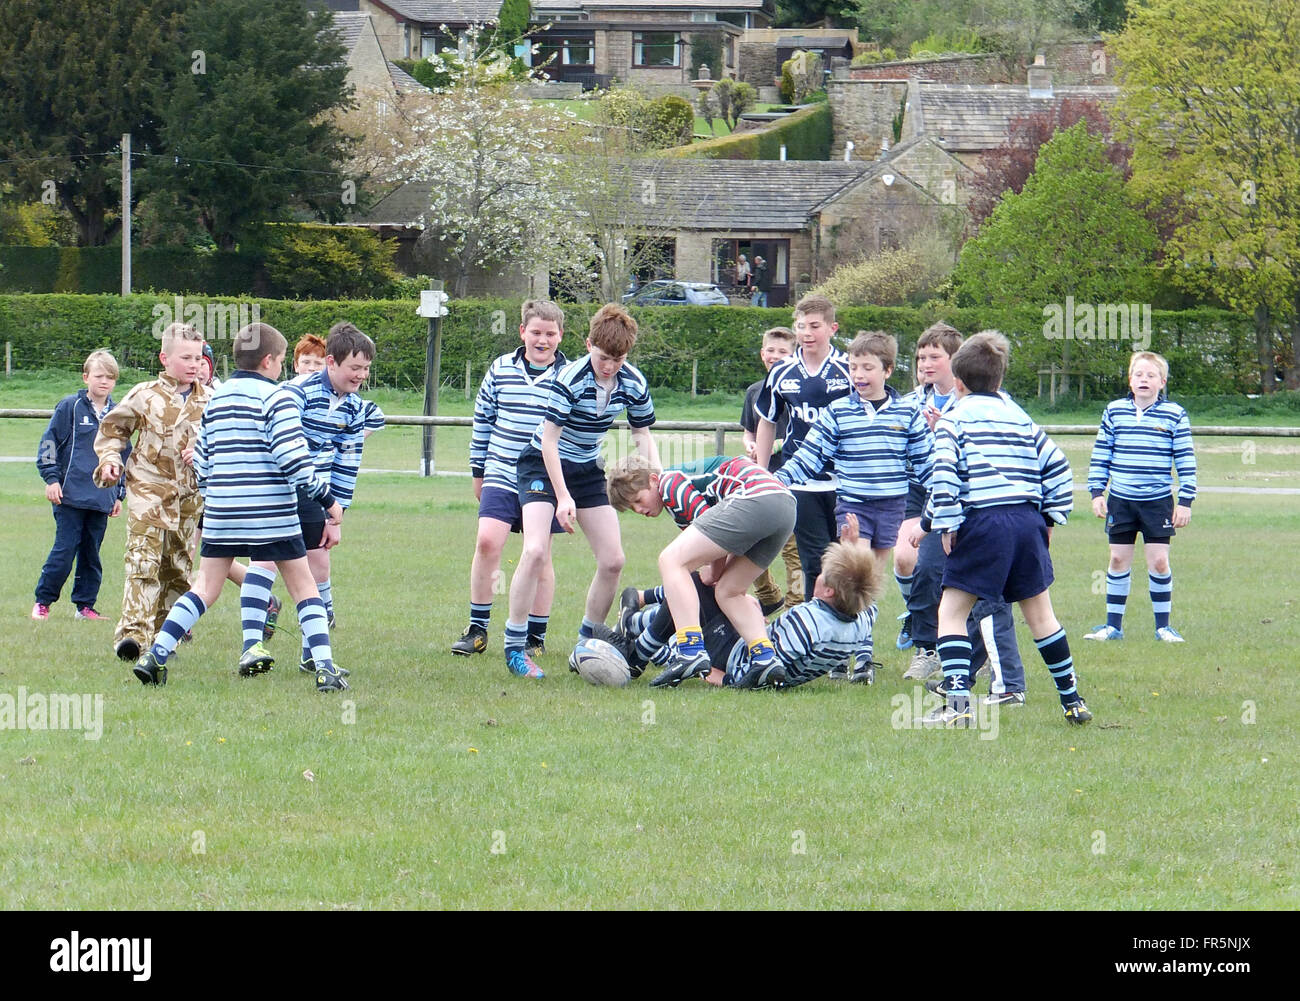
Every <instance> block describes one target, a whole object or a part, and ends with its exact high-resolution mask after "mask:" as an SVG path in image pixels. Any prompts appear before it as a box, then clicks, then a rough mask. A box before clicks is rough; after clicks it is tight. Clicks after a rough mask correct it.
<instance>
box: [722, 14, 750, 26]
mask: <svg viewBox="0 0 1300 1001" xmlns="http://www.w3.org/2000/svg"><path fill="white" fill-rule="evenodd" d="M751 16H752V15H750V14H731V13H719V14H718V15H717V20H719V21H723V22H725V23H727V24H734V25H735V26H736V27H737V28H752V27H753V25H752V24H749V19H750V17H751Z"/></svg>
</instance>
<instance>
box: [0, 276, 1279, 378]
mask: <svg viewBox="0 0 1300 1001" xmlns="http://www.w3.org/2000/svg"><path fill="white" fill-rule="evenodd" d="M415 305H416V304H415V302H414V301H413V300H402V301H394V300H359V301H351V302H322V301H317V302H295V301H283V300H274V299H223V300H214V299H202V298H198V297H184V298H183V299H180V298H178V297H172V296H156V295H133V296H128V297H125V298H123V297H120V296H113V295H99V296H80V295H0V341H8V342H10V343H11V344H12V350H13V361H14V365H15V366H16V367H17V368H19V369H40V368H68V369H72V368H80V366H81V362H82V361H83V360H84V358H85V356H86V355H87V354H88V353H89V352H90V351H92V350H94V349H95V348H100V347H107V348H110V349H111V350H112V351H113V352H114V353H115V354H116V355H117V357H118V360H119V361H120V362H122V363H123V364H127V365H133V366H136V367H139V368H149V367H151V366H152V365H153V364H155V359H156V355H157V351H158V344H157V339H156V335H157V333H160V332H161V330H162V328H163V327H164V326H166V324H167V323H168V322H170V321H171V320H173V319H182V320H186V321H188V322H193V321H194V319H195V318H194V316H193V313H192V311H193V310H195V309H199V308H202V310H203V315H202V317H201V318H199V319H198V323H197V324H196V325H201V326H202V327H203V329H204V331H205V333H206V334H207V335H208V337H209V339H210V340H211V341H212V342H213V345H214V348H215V349H216V351H217V354H218V356H221V355H223V354H228V353H229V351H228V348H227V347H224V346H223V341H226V340H228V339H229V338H230V336H231V335H232V334H233V332H234V329H235V328H236V327H237V325H238V323H240V322H243V321H245V320H247V319H249V318H251V316H252V310H253V308H254V307H256V308H257V310H258V314H259V317H260V319H262V320H263V321H265V322H267V323H271V324H273V325H275V326H276V327H278V328H279V329H280V330H281V331H282V332H283V333H284V334H285V336H287V337H288V338H289V340H290V342H293V341H295V340H297V338H299V337H300V336H302V335H303V334H306V333H316V334H324V333H325V332H326V331H327V330H328V329H329V327H330V326H331V325H332V324H333V323H335V322H337V321H339V320H342V319H347V320H351V321H352V322H353V323H356V324H357V325H358V326H359V327H360V328H361V329H362V330H364V331H366V332H367V333H369V334H370V335H371V336H372V337H374V339H375V341H376V343H377V344H378V346H379V355H378V357H377V358H376V359H375V364H374V366H373V368H372V372H373V377H374V379H375V381H376V382H377V383H379V384H382V385H388V386H397V387H403V388H411V387H418V386H422V385H423V383H424V357H425V339H426V335H427V329H428V328H427V322H426V321H425V320H423V319H421V318H420V317H418V316H416V315H415ZM218 307H220V308H218ZM241 308H242V310H243V312H242V315H240V309H241ZM596 308H597V306H596V305H594V304H584V305H570V306H566V307H565V312H566V314H567V324H566V326H567V328H568V333H567V334H566V336H565V338H564V341H563V343H562V347H563V350H564V351H565V352H566V353H567V354H569V355H570V357H576V356H578V355H580V354H581V353H582V352H583V350H584V347H583V337H584V335H585V331H586V327H587V321H588V318H589V317H590V315H591V314H592V313H593V312H594V311H595V309H596ZM634 315H635V316H636V317H637V319H638V321H639V322H640V324H641V331H642V336H641V339H640V341H639V342H638V344H637V346H636V348H635V349H634V351H633V354H632V361H633V362H634V363H635V364H636V365H638V367H640V368H641V369H642V370H643V371H644V372H645V374H646V377H647V378H648V379H649V381H650V383H651V384H652V385H655V386H664V387H668V388H672V389H678V390H688V389H689V388H690V385H691V373H692V363H693V362H694V363H695V369H696V372H697V379H698V386H699V389H700V390H701V391H705V392H707V391H721V392H739V391H742V390H743V389H744V388H745V387H746V386H747V385H748V384H749V383H751V382H753V381H754V380H755V379H757V378H759V377H760V375H761V374H762V369H761V365H760V363H759V360H758V349H759V343H760V339H761V338H760V335H761V333H762V331H763V330H764V329H766V328H767V327H770V326H775V325H778V324H788V323H789V322H790V313H789V311H788V310H785V309H754V308H752V307H736V306H711V307H659V308H653V309H638V310H634ZM518 316H519V302H518V301H505V300H464V301H458V302H453V303H452V304H451V315H450V316H448V317H447V319H446V320H445V321H444V322H443V361H442V375H443V380H444V383H446V384H448V385H453V386H460V385H461V384H462V383H463V381H464V373H465V363H466V361H468V362H469V363H470V366H471V381H472V382H474V383H477V381H478V380H479V379H480V378H481V377H482V375H483V372H484V370H485V369H486V367H487V365H488V363H490V362H491V360H492V359H493V358H495V357H496V356H497V355H499V354H501V353H502V352H505V351H508V350H512V349H513V348H514V347H516V346H517V345H518V343H519V337H518V332H517V331H518V326H519V321H518ZM938 319H944V320H947V321H948V322H950V323H952V324H953V325H954V326H956V327H957V328H958V329H959V330H963V331H977V330H982V329H985V328H988V327H996V328H997V329H1000V330H1002V331H1004V332H1005V333H1006V334H1007V335H1008V336H1009V337H1011V339H1012V343H1013V346H1012V355H1011V372H1010V373H1009V376H1008V379H1007V388H1008V390H1009V391H1010V392H1012V393H1013V394H1016V395H1023V396H1033V395H1036V393H1037V389H1038V384H1039V375H1038V372H1039V370H1040V369H1043V368H1046V367H1048V366H1050V365H1052V364H1055V365H1057V366H1061V365H1062V364H1063V361H1064V359H1063V355H1062V348H1063V345H1065V344H1067V343H1068V345H1069V347H1070V359H1069V367H1070V368H1071V370H1076V371H1079V372H1082V373H1083V374H1084V382H1085V388H1086V391H1087V396H1088V397H1089V398H1091V399H1098V398H1111V397H1113V396H1116V395H1119V394H1121V393H1122V392H1124V391H1125V386H1126V374H1125V372H1126V367H1127V363H1128V356H1129V354H1130V352H1131V351H1132V350H1133V349H1134V343H1133V342H1132V341H1124V340H1107V341H1084V340H1071V341H1068V342H1066V341H1062V340H1060V339H1052V338H1050V337H1047V336H1046V335H1045V334H1044V328H1043V317H1042V315H1041V312H1039V313H1035V312H1033V311H1020V312H1001V313H999V312H994V311H991V310H988V309H983V310H981V309H954V310H948V311H945V312H944V313H942V314H939V313H936V312H934V311H933V310H918V309H910V308H886V307H853V308H848V309H843V310H841V311H840V313H839V317H838V320H839V324H840V330H841V332H842V333H843V334H845V335H847V336H846V337H842V338H841V346H844V345H847V341H848V339H849V338H851V336H852V334H853V332H854V331H856V330H860V329H880V330H886V331H889V332H890V333H893V334H894V335H895V336H897V337H898V340H899V344H900V349H899V364H898V369H897V371H896V373H895V375H894V378H893V380H892V382H893V384H894V385H896V386H897V387H898V388H900V389H907V388H910V385H911V381H910V373H911V356H912V351H913V348H914V346H915V343H916V338H917V336H918V335H919V334H920V333H921V331H922V330H924V329H925V328H926V327H927V326H929V325H930V324H931V323H933V322H935V321H936V320H938ZM1253 345H1254V328H1253V324H1252V322H1251V319H1250V318H1249V317H1246V316H1240V315H1238V314H1235V313H1226V312H1222V311H1218V310H1206V309H1202V310H1187V311H1182V312H1159V311H1158V312H1155V313H1154V314H1153V316H1152V323H1151V349H1152V350H1155V351H1159V352H1160V353H1161V354H1163V355H1165V357H1166V358H1168V359H1169V363H1170V368H1171V370H1172V371H1171V380H1170V388H1171V390H1172V391H1174V392H1175V393H1176V394H1180V395H1181V394H1202V395H1214V394H1240V393H1246V392H1255V391H1257V390H1258V384H1259V376H1258V371H1257V368H1256V366H1255V362H1254V354H1253V351H1254V348H1253ZM1076 384H1077V383H1076Z"/></svg>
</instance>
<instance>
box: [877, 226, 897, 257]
mask: <svg viewBox="0 0 1300 1001" xmlns="http://www.w3.org/2000/svg"><path fill="white" fill-rule="evenodd" d="M878 238H879V241H880V242H879V249H880V252H881V253H884V252H885V251H886V250H897V249H898V248H899V247H900V246H902V243H901V241H900V240H899V239H898V231H897V230H894V229H886V228H885V227H884V226H881V227H880V230H879V233H878Z"/></svg>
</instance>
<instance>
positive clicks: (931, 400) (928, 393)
mask: <svg viewBox="0 0 1300 1001" xmlns="http://www.w3.org/2000/svg"><path fill="white" fill-rule="evenodd" d="M904 399H908V400H915V401H916V408H917V409H918V410H919V411H921V420H923V421H924V420H925V408H926V407H934V409H935V410H937V411H939V415H940V416H942V415H944V414H946V413H947V412H948V411H949V410H951V409H952V408H953V407H954V406H956V404H957V390H956V388H955V387H954V388H953V389H950V390H949V391H948V394H947V395H946V396H945V395H943V394H941V393H940V392H939V391H938V390H936V389H935V388H934V385H933V383H926V384H924V385H921V386H917V387H916V388H915V389H913V390H912V391H911V392H910V393H908V394H906V396H905V397H904ZM925 430H926V431H927V432H928V433H929V435H930V445H931V448H932V449H933V446H934V432H933V431H931V430H930V424H929V422H928V421H926V424H925ZM932 468H933V467H932ZM907 486H908V490H909V492H910V491H917V493H916V494H915V495H914V496H917V497H920V498H921V499H922V500H923V499H924V496H925V494H927V493H929V490H930V483H929V480H928V479H927V480H926V481H925V482H922V481H921V479H920V477H919V476H918V475H917V471H916V470H915V469H914V468H913V467H912V464H911V463H910V462H909V463H908V465H907Z"/></svg>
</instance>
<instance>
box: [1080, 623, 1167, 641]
mask: <svg viewBox="0 0 1300 1001" xmlns="http://www.w3.org/2000/svg"><path fill="white" fill-rule="evenodd" d="M1159 635H1160V632H1159V630H1157V631H1156V636H1159ZM1083 638H1084V639H1086V640H1122V639H1123V638H1124V630H1122V629H1116V628H1115V627H1114V626H1098V627H1097V628H1096V629H1094V630H1093V631H1092V632H1090V633H1084V634H1083Z"/></svg>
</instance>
